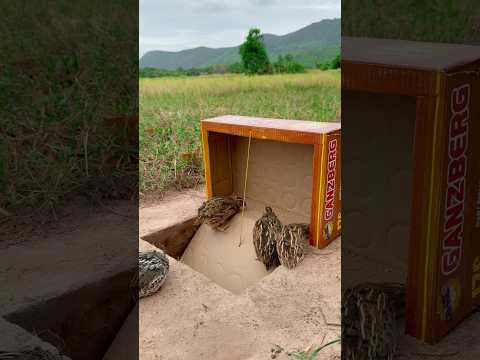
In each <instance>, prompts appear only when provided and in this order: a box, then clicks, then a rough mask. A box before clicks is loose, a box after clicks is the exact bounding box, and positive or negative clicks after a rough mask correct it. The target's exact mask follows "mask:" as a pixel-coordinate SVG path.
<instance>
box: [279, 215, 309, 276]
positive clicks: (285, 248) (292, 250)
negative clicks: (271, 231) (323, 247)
mask: <svg viewBox="0 0 480 360" xmlns="http://www.w3.org/2000/svg"><path fill="white" fill-rule="evenodd" d="M308 236H309V225H308V224H288V225H285V226H282V229H281V231H280V232H278V234H277V238H276V246H277V253H278V258H279V260H280V264H282V265H283V266H285V267H287V268H289V269H293V268H294V267H296V266H297V265H298V264H299V263H300V262H301V261H302V260H303V258H304V257H305V254H306V251H307V246H308Z"/></svg>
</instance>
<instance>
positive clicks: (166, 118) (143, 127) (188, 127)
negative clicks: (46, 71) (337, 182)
mask: <svg viewBox="0 0 480 360" xmlns="http://www.w3.org/2000/svg"><path fill="white" fill-rule="evenodd" d="M226 114H232V115H247V116H260V117H272V118H282V119H299V120H312V121H335V120H337V119H339V118H340V72H339V71H338V70H334V71H311V72H309V73H306V74H295V75H268V76H257V77H248V76H243V75H222V76H217V75H212V76H205V77H197V78H161V79H141V80H140V128H139V137H140V166H139V171H140V192H141V197H142V199H153V198H157V197H161V196H162V195H163V194H164V193H165V191H167V190H169V189H171V188H177V189H181V188H188V187H191V186H193V185H195V184H198V183H200V182H202V181H203V164H202V154H201V146H200V145H201V141H200V120H201V119H205V118H210V117H214V116H219V115H226Z"/></svg>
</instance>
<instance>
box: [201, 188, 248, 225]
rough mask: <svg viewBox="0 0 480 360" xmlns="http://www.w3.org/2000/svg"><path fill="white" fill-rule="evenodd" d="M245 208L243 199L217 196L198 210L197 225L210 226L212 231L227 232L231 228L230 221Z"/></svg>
mask: <svg viewBox="0 0 480 360" xmlns="http://www.w3.org/2000/svg"><path fill="white" fill-rule="evenodd" d="M242 206H243V199H242V198H241V197H238V196H237V197H231V196H215V197H212V198H211V199H209V200H207V201H205V202H204V203H203V204H202V206H200V208H199V209H198V217H197V220H196V221H195V223H196V225H200V224H202V223H206V224H208V225H209V226H210V227H211V228H212V229H214V230H218V231H225V230H227V229H228V227H229V221H230V219H231V218H232V217H233V216H234V215H235V214H236V213H238V212H239V211H240V210H241V209H242Z"/></svg>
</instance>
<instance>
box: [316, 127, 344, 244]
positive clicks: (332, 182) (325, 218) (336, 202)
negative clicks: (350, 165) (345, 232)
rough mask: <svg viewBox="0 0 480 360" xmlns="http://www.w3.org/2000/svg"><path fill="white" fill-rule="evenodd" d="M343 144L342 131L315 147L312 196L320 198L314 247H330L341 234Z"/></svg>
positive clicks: (326, 138)
mask: <svg viewBox="0 0 480 360" xmlns="http://www.w3.org/2000/svg"><path fill="white" fill-rule="evenodd" d="M341 144H342V141H341V135H340V133H339V132H334V133H329V134H325V135H324V136H323V139H322V144H321V145H319V146H315V150H314V151H315V154H314V164H313V168H314V173H318V174H320V176H318V177H316V178H315V181H316V183H315V184H314V189H313V194H314V195H313V197H314V198H315V199H318V200H317V201H316V202H315V203H314V206H313V208H312V221H311V223H312V224H313V225H314V226H312V234H311V235H312V238H311V244H312V245H313V246H315V247H317V248H323V247H325V246H327V245H328V244H329V243H330V242H331V241H333V240H334V239H336V238H337V237H338V236H340V234H341V228H342V210H341V208H342V204H341V202H342V200H341V179H342V175H341V158H342V146H341Z"/></svg>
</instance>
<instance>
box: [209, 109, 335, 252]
mask: <svg viewBox="0 0 480 360" xmlns="http://www.w3.org/2000/svg"><path fill="white" fill-rule="evenodd" d="M201 130H202V140H203V151H204V163H205V179H206V191H207V196H208V197H209V198H210V197H212V196H216V195H230V194H236V195H238V196H243V190H244V183H245V176H246V174H247V190H246V201H247V208H252V207H258V208H259V209H261V210H262V211H263V208H264V207H265V206H267V205H268V206H271V207H272V208H273V210H274V211H275V212H276V213H277V214H278V215H279V217H280V219H281V220H282V222H284V223H292V222H304V223H310V244H311V245H312V246H314V247H317V248H322V247H324V246H326V245H328V244H329V243H330V242H331V241H333V240H334V239H336V238H337V237H338V236H339V235H340V232H341V211H340V209H341V195H340V187H341V184H340V179H341V174H340V169H341V167H340V162H341V141H340V124H339V123H319V122H311V121H299V120H279V119H263V118H250V117H243V116H222V117H217V118H213V119H207V120H203V121H202V122H201ZM249 142H250V154H249V151H248V148H249ZM248 157H249V161H248V162H247V158H248ZM247 163H248V171H247Z"/></svg>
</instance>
